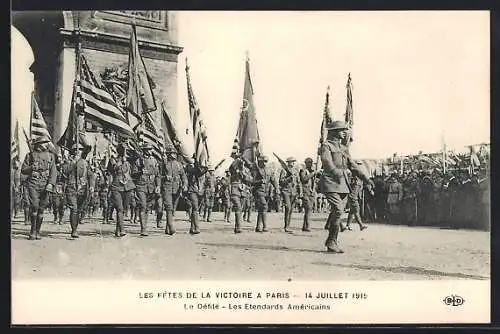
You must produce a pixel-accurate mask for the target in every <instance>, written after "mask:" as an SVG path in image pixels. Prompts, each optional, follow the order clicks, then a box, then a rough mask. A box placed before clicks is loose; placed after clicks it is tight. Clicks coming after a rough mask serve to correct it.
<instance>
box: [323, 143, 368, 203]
mask: <svg viewBox="0 0 500 334" xmlns="http://www.w3.org/2000/svg"><path fill="white" fill-rule="evenodd" d="M320 154H321V163H322V165H323V174H322V175H321V179H320V190H321V192H323V193H329V192H334V193H340V194H348V193H349V192H350V190H349V186H348V183H347V182H348V180H347V176H346V175H347V170H348V169H349V170H351V172H352V174H353V175H356V176H358V177H360V178H361V180H362V181H365V182H369V178H368V176H367V175H366V174H365V173H364V172H363V171H362V170H361V169H360V168H359V167H358V165H357V164H356V163H355V162H354V161H353V160H352V158H351V156H350V154H349V150H348V148H347V147H346V146H345V145H342V143H341V142H340V140H339V139H334V140H331V141H330V140H329V141H327V142H326V143H325V144H323V145H321V148H320Z"/></svg>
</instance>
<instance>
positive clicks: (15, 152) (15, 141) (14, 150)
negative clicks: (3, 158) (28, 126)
mask: <svg viewBox="0 0 500 334" xmlns="http://www.w3.org/2000/svg"><path fill="white" fill-rule="evenodd" d="M10 160H11V162H12V165H13V166H19V164H20V156H19V121H18V120H16V127H15V128H14V134H13V136H12V141H11V144H10Z"/></svg>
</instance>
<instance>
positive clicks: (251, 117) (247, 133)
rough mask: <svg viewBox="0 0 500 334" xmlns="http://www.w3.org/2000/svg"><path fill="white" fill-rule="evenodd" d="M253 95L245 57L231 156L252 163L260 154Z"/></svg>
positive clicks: (248, 66)
mask: <svg viewBox="0 0 500 334" xmlns="http://www.w3.org/2000/svg"><path fill="white" fill-rule="evenodd" d="M253 94H254V92H253V87H252V80H251V78H250V60H249V59H248V56H247V59H246V63H245V84H244V90H243V102H242V107H241V113H240V121H239V124H238V130H237V131H236V137H235V139H234V143H233V151H232V155H233V154H234V153H239V154H241V155H242V156H243V157H244V158H245V159H246V160H247V161H252V162H253V161H255V160H256V159H257V157H258V156H259V155H260V154H262V151H261V145H260V136H259V130H258V127H257V117H256V114H255V105H254V102H253Z"/></svg>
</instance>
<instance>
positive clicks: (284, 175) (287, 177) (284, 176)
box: [279, 169, 293, 185]
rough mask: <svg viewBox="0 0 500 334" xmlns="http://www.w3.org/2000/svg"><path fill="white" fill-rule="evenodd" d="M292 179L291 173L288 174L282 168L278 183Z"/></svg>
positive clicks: (284, 182)
mask: <svg viewBox="0 0 500 334" xmlns="http://www.w3.org/2000/svg"><path fill="white" fill-rule="evenodd" d="M292 180H293V174H292V175H288V173H287V171H286V170H285V169H282V170H281V172H280V180H279V182H280V184H281V185H283V184H286V183H288V182H291V181H292Z"/></svg>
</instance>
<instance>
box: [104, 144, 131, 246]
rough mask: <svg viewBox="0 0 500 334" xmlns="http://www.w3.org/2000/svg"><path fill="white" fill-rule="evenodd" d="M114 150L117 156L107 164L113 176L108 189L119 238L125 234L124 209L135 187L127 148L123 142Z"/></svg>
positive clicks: (116, 233)
mask: <svg viewBox="0 0 500 334" xmlns="http://www.w3.org/2000/svg"><path fill="white" fill-rule="evenodd" d="M116 151H117V153H118V157H117V158H111V160H110V162H109V164H108V171H109V173H110V174H111V175H112V178H113V182H112V183H111V186H110V190H111V199H112V202H113V207H114V208H115V210H116V229H115V237H117V238H121V237H123V236H125V235H126V233H124V232H123V214H124V210H125V208H126V207H128V206H129V203H130V198H131V196H133V190H134V189H135V184H134V182H133V181H132V177H131V175H130V173H131V166H130V163H129V162H128V161H127V158H126V153H127V149H126V148H125V146H124V145H123V144H119V145H118V146H117V148H116Z"/></svg>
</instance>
